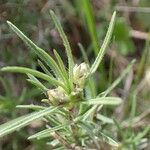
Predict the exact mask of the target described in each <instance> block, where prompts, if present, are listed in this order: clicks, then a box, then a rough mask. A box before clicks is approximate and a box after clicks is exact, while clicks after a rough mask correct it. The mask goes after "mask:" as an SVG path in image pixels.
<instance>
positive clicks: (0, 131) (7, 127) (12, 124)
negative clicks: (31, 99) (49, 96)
mask: <svg viewBox="0 0 150 150" xmlns="http://www.w3.org/2000/svg"><path fill="white" fill-rule="evenodd" d="M56 109H57V107H55V108H52V107H49V108H46V109H44V110H41V111H38V112H34V113H31V114H28V115H25V116H22V117H19V118H17V119H14V120H12V121H9V122H7V123H4V124H2V125H0V137H2V136H4V135H7V134H9V133H12V132H14V131H16V130H19V129H20V128H23V127H25V126H27V125H28V124H30V123H31V122H32V121H35V120H37V119H40V118H42V117H44V116H46V115H48V114H50V113H53V112H54V111H55V110H56Z"/></svg>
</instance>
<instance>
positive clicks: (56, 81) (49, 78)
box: [1, 67, 66, 89]
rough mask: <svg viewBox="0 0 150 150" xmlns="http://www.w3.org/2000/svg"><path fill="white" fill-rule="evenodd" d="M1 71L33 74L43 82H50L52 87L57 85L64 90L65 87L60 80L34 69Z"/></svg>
mask: <svg viewBox="0 0 150 150" xmlns="http://www.w3.org/2000/svg"><path fill="white" fill-rule="evenodd" d="M1 71H5V72H6V71H9V72H18V73H24V74H31V75H33V76H35V77H38V78H41V79H43V80H46V81H48V82H49V83H51V84H52V85H57V86H61V87H63V88H64V89H66V88H65V86H64V85H63V84H62V83H61V82H60V81H58V80H56V79H55V78H52V77H50V76H48V75H46V74H44V73H42V72H39V71H36V70H33V69H29V68H26V67H4V68H2V69H1Z"/></svg>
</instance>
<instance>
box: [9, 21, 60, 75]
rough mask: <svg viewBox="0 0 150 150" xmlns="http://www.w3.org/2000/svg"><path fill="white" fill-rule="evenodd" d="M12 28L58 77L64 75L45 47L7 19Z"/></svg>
mask: <svg viewBox="0 0 150 150" xmlns="http://www.w3.org/2000/svg"><path fill="white" fill-rule="evenodd" d="M7 23H8V25H9V26H10V28H11V29H12V30H13V31H14V32H15V33H16V34H17V35H18V36H19V37H20V38H21V39H22V40H23V41H24V42H25V43H26V45H27V46H29V47H30V48H31V49H32V50H33V51H34V52H35V53H36V54H37V55H38V56H39V57H40V58H41V59H42V60H43V61H44V62H45V63H46V64H47V65H48V66H49V67H51V69H52V70H53V72H54V73H55V75H56V76H57V77H62V74H61V72H60V70H59V67H58V65H57V64H56V62H55V61H54V59H53V58H52V57H51V56H50V55H49V54H47V53H46V52H45V51H44V50H43V49H41V48H39V47H38V46H37V45H35V44H34V43H33V42H32V41H31V40H30V39H29V38H28V37H27V36H26V35H25V34H23V33H22V32H21V31H20V30H19V29H18V28H17V27H16V26H15V25H13V24H12V23H11V22H9V21H7Z"/></svg>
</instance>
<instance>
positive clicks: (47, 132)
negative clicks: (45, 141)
mask: <svg viewBox="0 0 150 150" xmlns="http://www.w3.org/2000/svg"><path fill="white" fill-rule="evenodd" d="M65 126H66V125H59V126H56V127H53V128H49V129H45V130H43V131H41V132H38V133H36V134H34V135H32V136H30V137H28V139H35V138H36V139H42V138H46V137H49V136H50V134H51V133H53V132H55V131H58V130H60V129H64V127H65Z"/></svg>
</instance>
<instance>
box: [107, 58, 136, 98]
mask: <svg viewBox="0 0 150 150" xmlns="http://www.w3.org/2000/svg"><path fill="white" fill-rule="evenodd" d="M134 63H135V59H134V60H132V61H131V62H130V63H129V64H128V66H127V67H126V68H125V69H124V70H123V72H122V73H121V75H120V76H119V77H118V78H117V79H116V80H115V81H114V82H113V83H112V84H111V85H110V87H109V88H108V89H107V90H106V91H105V92H104V96H107V94H109V93H110V92H111V91H112V90H113V89H114V88H115V87H116V86H117V85H118V84H119V83H120V82H121V81H122V80H123V78H124V77H125V76H126V75H127V73H128V72H129V71H130V70H131V68H132V66H133V64H134Z"/></svg>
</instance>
